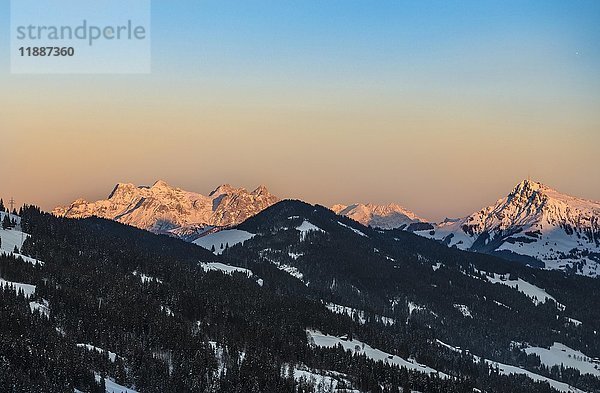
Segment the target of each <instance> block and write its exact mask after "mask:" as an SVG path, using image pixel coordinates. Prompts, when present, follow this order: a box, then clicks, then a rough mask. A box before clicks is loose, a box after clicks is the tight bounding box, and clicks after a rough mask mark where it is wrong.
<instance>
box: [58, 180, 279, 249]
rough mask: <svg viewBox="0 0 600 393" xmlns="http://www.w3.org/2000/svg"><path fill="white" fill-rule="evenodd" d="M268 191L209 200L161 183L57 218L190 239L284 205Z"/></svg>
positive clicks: (125, 190)
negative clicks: (97, 219)
mask: <svg viewBox="0 0 600 393" xmlns="http://www.w3.org/2000/svg"><path fill="white" fill-rule="evenodd" d="M278 201H279V199H278V198H277V197H275V196H274V195H272V194H271V193H269V191H268V190H267V188H266V187H264V186H259V187H258V188H256V189H255V190H254V191H251V192H249V191H247V190H246V189H244V188H234V187H232V186H230V185H228V184H225V185H222V186H219V187H218V188H217V189H216V190H214V191H213V192H211V193H210V194H209V195H208V196H205V195H202V194H198V193H194V192H189V191H185V190H182V189H180V188H176V187H173V186H170V185H168V184H167V183H166V182H164V181H157V182H156V183H154V185H153V186H151V187H147V186H135V185H133V184H124V183H119V184H117V186H116V187H115V188H114V190H113V191H112V193H111V194H110V196H109V197H108V199H106V200H100V201H96V202H87V201H85V200H82V199H79V200H76V201H75V202H73V203H71V204H70V205H69V206H64V207H57V208H55V209H54V211H53V213H54V214H55V215H57V216H64V217H71V218H84V217H91V216H96V217H101V218H107V219H111V220H115V221H119V222H121V223H123V224H128V225H132V226H135V227H138V228H141V229H146V230H149V231H152V232H155V233H169V234H172V235H175V236H179V237H182V238H186V237H188V236H191V237H192V239H193V236H194V234H196V233H198V232H200V233H202V232H204V231H205V230H206V228H209V229H210V227H229V226H234V225H237V224H240V223H242V222H243V221H245V220H246V219H247V218H249V217H251V216H253V215H255V214H257V213H259V212H261V211H262V210H264V209H266V208H267V207H269V206H271V205H273V204H275V203H276V202H278Z"/></svg>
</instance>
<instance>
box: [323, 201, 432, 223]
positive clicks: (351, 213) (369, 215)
mask: <svg viewBox="0 0 600 393" xmlns="http://www.w3.org/2000/svg"><path fill="white" fill-rule="evenodd" d="M331 210H333V211H334V212H335V213H336V214H339V215H341V216H346V217H349V218H351V219H353V220H354V221H358V222H360V223H361V224H363V225H364V226H371V227H373V228H380V229H394V228H400V227H402V226H406V225H410V224H412V223H416V222H425V220H424V219H422V218H421V217H419V216H417V215H416V214H415V213H413V212H411V211H410V210H408V209H406V208H404V207H402V206H400V205H397V204H395V203H391V204H389V205H375V204H372V203H368V204H366V205H365V204H362V203H357V204H354V205H350V206H346V205H334V206H332V207H331Z"/></svg>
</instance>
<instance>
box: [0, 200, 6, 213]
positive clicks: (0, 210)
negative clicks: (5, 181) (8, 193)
mask: <svg viewBox="0 0 600 393" xmlns="http://www.w3.org/2000/svg"><path fill="white" fill-rule="evenodd" d="M5 210H6V208H5V207H4V201H3V200H2V198H0V212H3V211H5Z"/></svg>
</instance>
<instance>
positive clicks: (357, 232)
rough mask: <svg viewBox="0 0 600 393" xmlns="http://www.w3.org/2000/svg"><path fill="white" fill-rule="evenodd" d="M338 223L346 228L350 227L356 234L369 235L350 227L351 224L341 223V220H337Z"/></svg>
mask: <svg viewBox="0 0 600 393" xmlns="http://www.w3.org/2000/svg"><path fill="white" fill-rule="evenodd" d="M338 224H340V225H341V226H343V227H344V228H348V229H350V230H351V231H352V232H354V233H356V234H357V235H360V236H362V237H369V236H367V235H365V234H364V233H363V232H361V231H359V230H358V229H355V228H352V227H351V226H349V225H346V224H342V223H341V222H339V221H338Z"/></svg>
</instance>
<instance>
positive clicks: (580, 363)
mask: <svg viewBox="0 0 600 393" xmlns="http://www.w3.org/2000/svg"><path fill="white" fill-rule="evenodd" d="M525 352H526V353H527V354H528V355H529V354H532V353H534V354H536V355H538V356H539V357H540V360H541V362H542V364H545V365H546V366H548V367H552V366H554V365H556V366H559V367H560V365H561V364H562V365H564V366H565V367H571V368H574V369H577V370H579V372H581V373H582V374H592V375H594V376H596V377H600V369H599V368H598V367H600V366H598V364H597V363H594V362H593V359H592V358H590V357H589V356H586V355H585V354H583V353H582V352H580V351H576V350H574V349H571V348H569V347H567V346H566V345H564V344H561V343H556V342H555V343H554V344H553V345H552V346H551V347H550V348H549V349H547V348H540V347H529V348H526V349H525Z"/></svg>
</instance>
